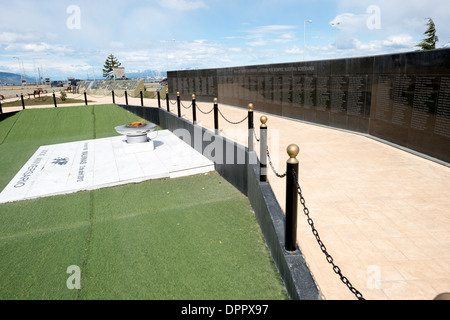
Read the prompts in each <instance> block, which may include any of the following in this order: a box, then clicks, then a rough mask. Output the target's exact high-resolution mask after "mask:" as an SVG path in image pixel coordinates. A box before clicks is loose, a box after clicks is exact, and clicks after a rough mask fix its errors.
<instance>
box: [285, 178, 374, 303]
mask: <svg viewBox="0 0 450 320" xmlns="http://www.w3.org/2000/svg"><path fill="white" fill-rule="evenodd" d="M292 175H293V176H294V181H295V184H296V187H297V193H298V195H299V197H300V203H301V204H302V206H303V213H304V214H305V216H306V217H307V218H308V219H307V222H308V224H309V226H310V227H311V230H312V233H313V235H314V237H315V238H316V240H317V243H318V244H319V246H320V250H322V252H323V253H324V255H325V257H326V259H327V261H328V263H330V264H331V265H332V266H333V271H334V272H335V273H336V274H337V275H339V277H340V279H341V281H342V282H343V283H344V284H345V285H346V286H347V288H348V289H349V290H350V291H351V292H352V293H353V294H354V295H355V296H356V298H358V300H365V299H364V297H363V295H362V294H361V293H360V292H359V291H358V290H356V288H355V287H353V286H352V284H351V283H350V281H349V280H348V278H347V277H345V276H344V275H343V274H342V271H341V269H340V268H339V267H338V266H337V265H335V264H334V259H333V257H332V256H331V255H330V254H329V253H328V252H327V248H326V247H325V245H324V244H323V242H322V240H321V239H320V236H319V232H318V231H317V229H316V228H315V227H314V221H313V220H312V219H311V217H310V216H309V213H310V212H309V209H308V208H307V207H306V200H305V198H304V197H303V194H302V189H301V187H300V184H299V182H298V177H297V174H296V173H295V171H294V170H292Z"/></svg>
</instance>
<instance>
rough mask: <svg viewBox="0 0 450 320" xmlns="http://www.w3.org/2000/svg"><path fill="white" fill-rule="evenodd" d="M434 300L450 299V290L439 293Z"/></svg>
mask: <svg viewBox="0 0 450 320" xmlns="http://www.w3.org/2000/svg"><path fill="white" fill-rule="evenodd" d="M434 300H450V293H449V292H445V293H441V294H439V295H437V296H436V298H434Z"/></svg>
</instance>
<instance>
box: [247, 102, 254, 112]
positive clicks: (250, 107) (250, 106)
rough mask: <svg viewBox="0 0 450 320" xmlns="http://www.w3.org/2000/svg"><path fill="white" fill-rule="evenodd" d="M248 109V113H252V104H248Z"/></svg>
mask: <svg viewBox="0 0 450 320" xmlns="http://www.w3.org/2000/svg"><path fill="white" fill-rule="evenodd" d="M248 109H249V110H250V111H253V103H250V104H249V105H248Z"/></svg>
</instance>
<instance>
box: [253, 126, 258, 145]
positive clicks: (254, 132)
mask: <svg viewBox="0 0 450 320" xmlns="http://www.w3.org/2000/svg"><path fill="white" fill-rule="evenodd" d="M253 135H254V136H255V139H256V141H257V142H259V139H258V137H257V136H256V130H255V129H253Z"/></svg>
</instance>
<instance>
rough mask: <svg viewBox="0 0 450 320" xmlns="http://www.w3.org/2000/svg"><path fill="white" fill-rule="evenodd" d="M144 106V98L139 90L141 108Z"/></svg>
mask: <svg viewBox="0 0 450 320" xmlns="http://www.w3.org/2000/svg"><path fill="white" fill-rule="evenodd" d="M143 106H144V96H143V94H142V90H141V107H143Z"/></svg>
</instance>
